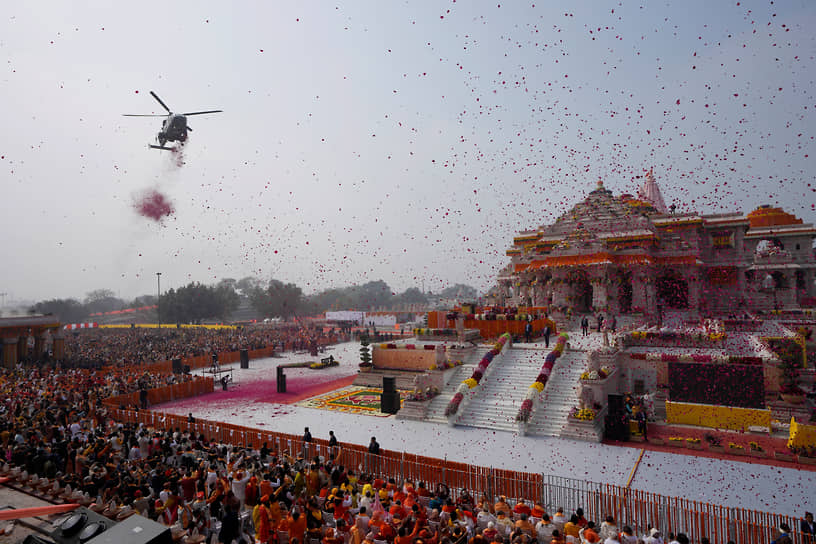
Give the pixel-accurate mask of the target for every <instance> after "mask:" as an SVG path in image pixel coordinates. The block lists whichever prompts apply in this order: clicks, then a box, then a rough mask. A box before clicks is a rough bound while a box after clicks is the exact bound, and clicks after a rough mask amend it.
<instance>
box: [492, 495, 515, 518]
mask: <svg viewBox="0 0 816 544" xmlns="http://www.w3.org/2000/svg"><path fill="white" fill-rule="evenodd" d="M493 511H494V512H496V513H497V514H498V513H499V511H502V512H504V513H505V514H507V515H508V516H509V515H510V513H511V509H510V505H509V504H507V497H505V496H504V495H502V496H501V497H499V500H498V501H496V504H495V505H493Z"/></svg>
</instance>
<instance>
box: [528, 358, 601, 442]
mask: <svg viewBox="0 0 816 544" xmlns="http://www.w3.org/2000/svg"><path fill="white" fill-rule="evenodd" d="M586 368H587V362H586V352H584V351H573V350H566V351H565V352H564V353H563V355H561V357H559V358H558V360H557V361H556V362H555V366H554V367H553V372H552V374H551V375H550V379H549V380H548V381H547V386H546V387H545V388H544V394H543V395H542V398H541V402H540V403H538V405H537V407H536V409H535V411H534V412H533V415H532V416H531V417H530V421H529V423H528V425H527V434H529V435H537V436H560V435H561V431H562V430H563V429H564V427H565V426H566V424H567V415H568V414H569V411H570V409H571V408H572V407H573V406H578V395H579V393H580V389H581V384H580V383H579V382H578V380H579V378H580V377H581V373H582V372H583V371H584V370H586Z"/></svg>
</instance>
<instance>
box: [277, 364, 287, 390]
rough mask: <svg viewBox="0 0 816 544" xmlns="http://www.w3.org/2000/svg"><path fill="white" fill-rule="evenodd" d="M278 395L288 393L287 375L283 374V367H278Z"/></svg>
mask: <svg viewBox="0 0 816 544" xmlns="http://www.w3.org/2000/svg"><path fill="white" fill-rule="evenodd" d="M276 381H277V384H278V393H286V374H284V373H283V367H281V366H279V367H278V375H277V380H276Z"/></svg>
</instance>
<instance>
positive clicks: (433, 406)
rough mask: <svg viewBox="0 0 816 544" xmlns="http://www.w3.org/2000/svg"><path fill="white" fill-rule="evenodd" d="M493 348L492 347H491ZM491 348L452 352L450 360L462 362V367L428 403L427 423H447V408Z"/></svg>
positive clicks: (457, 369) (481, 347) (479, 347)
mask: <svg viewBox="0 0 816 544" xmlns="http://www.w3.org/2000/svg"><path fill="white" fill-rule="evenodd" d="M491 347H492V346H491ZM491 347H483V346H478V347H476V348H475V349H472V350H461V352H460V351H451V352H450V354H449V355H450V358H451V359H454V360H460V361H462V363H463V364H462V365H461V366H458V367H456V368H455V369H454V370H453V371H450V375H449V376H448V377H446V378H447V380H448V381H447V383H446V384H445V387H443V388H442V389H441V391H440V392H439V395H437V396H436V397H434V398H433V399H431V400H430V402H429V403H428V407H427V408H426V411H425V421H427V422H429V423H447V422H448V418H447V417H445V408H447V407H448V403H449V402H450V400H451V399H452V398H453V395H454V393H456V389H457V388H458V387H459V384H460V383H462V382H463V381H465V380H466V379H468V378H469V377H470V375H471V374H473V371H474V370H476V366H477V365H478V364H479V361H481V360H482V357H484V354H485V353H487V352H488V351H490V349H491Z"/></svg>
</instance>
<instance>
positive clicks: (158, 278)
mask: <svg viewBox="0 0 816 544" xmlns="http://www.w3.org/2000/svg"><path fill="white" fill-rule="evenodd" d="M161 275H162V273H161V272H156V315H157V316H158V321H159V328H160V329H161Z"/></svg>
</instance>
